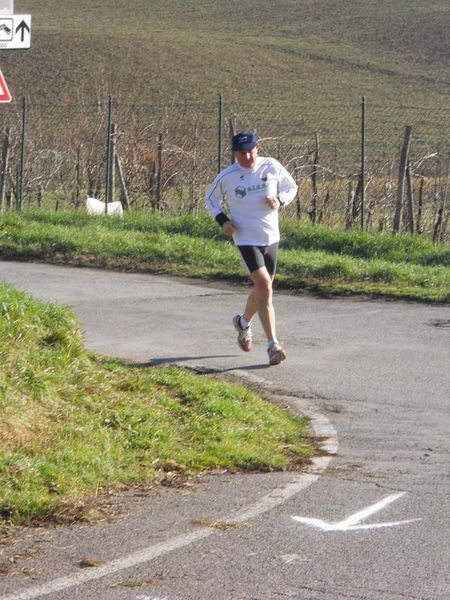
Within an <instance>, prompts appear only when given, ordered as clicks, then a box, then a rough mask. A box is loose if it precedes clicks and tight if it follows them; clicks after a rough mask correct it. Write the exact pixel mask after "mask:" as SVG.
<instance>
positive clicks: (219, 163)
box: [217, 94, 223, 173]
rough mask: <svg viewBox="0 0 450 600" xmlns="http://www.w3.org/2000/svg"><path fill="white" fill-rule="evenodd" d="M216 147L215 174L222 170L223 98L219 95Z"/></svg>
mask: <svg viewBox="0 0 450 600" xmlns="http://www.w3.org/2000/svg"><path fill="white" fill-rule="evenodd" d="M218 128H219V129H218V136H217V140H218V145H217V172H218V173H220V171H221V170H222V133H223V97H222V94H219V123H218Z"/></svg>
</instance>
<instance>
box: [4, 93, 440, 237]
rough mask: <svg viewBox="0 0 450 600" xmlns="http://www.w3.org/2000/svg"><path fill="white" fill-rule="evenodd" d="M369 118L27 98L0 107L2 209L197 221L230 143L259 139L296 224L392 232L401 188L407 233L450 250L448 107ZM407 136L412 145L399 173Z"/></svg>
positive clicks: (375, 109)
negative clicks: (106, 209) (289, 189)
mask: <svg viewBox="0 0 450 600" xmlns="http://www.w3.org/2000/svg"><path fill="white" fill-rule="evenodd" d="M362 114H363V113H362V104H359V103H355V104H342V103H332V104H320V103H317V104H311V103H301V102H299V104H298V105H293V104H292V103H285V104H283V103H276V104H275V103H270V102H267V103H263V102H258V103H256V102H255V103H252V104H243V103H239V102H235V101H233V102H232V101H229V102H227V101H226V99H225V100H224V99H223V98H222V97H221V98H220V99H217V100H215V101H211V102H204V103H189V102H175V101H174V102H172V103H168V104H164V105H162V104H161V105H150V104H140V105H131V104H125V103H120V104H119V103H117V102H115V101H114V100H112V101H111V99H108V98H106V99H103V100H101V101H99V102H93V103H74V104H71V105H69V104H60V105H58V104H51V105H50V104H46V103H40V102H33V101H31V100H27V101H26V100H25V99H23V101H22V102H15V103H12V104H10V105H3V106H2V107H1V108H0V132H1V131H3V141H2V140H1V138H0V143H2V157H1V162H0V210H1V211H5V210H14V209H18V210H21V209H23V208H26V207H30V206H32V207H35V206H44V207H46V208H52V209H53V208H54V209H56V210H58V209H59V208H62V207H73V208H82V207H84V206H85V201H86V198H87V197H95V198H98V199H102V200H105V201H107V202H111V201H113V200H116V201H117V200H119V199H120V200H121V201H122V203H123V204H124V205H126V206H127V207H130V208H131V209H137V208H139V209H148V210H158V211H164V212H167V213H170V214H183V213H187V212H188V213H197V212H199V211H201V210H203V195H204V192H205V189H206V187H207V185H208V184H209V183H210V182H211V181H212V179H213V178H214V176H215V175H216V173H217V171H218V170H219V169H220V168H223V167H225V166H227V165H228V164H230V162H231V161H232V160H233V157H232V153H231V150H230V136H231V135H232V134H233V132H236V131H238V130H253V131H256V132H257V134H258V137H259V139H260V145H261V150H260V154H261V155H271V156H274V157H275V158H277V159H278V160H280V162H282V163H283V164H284V165H285V166H286V167H287V169H288V170H289V171H290V172H291V173H292V174H293V175H294V177H295V179H296V180H297V182H298V185H299V193H298V196H297V199H296V201H295V202H294V203H292V205H291V206H290V207H289V208H288V209H287V211H286V214H287V215H288V216H289V217H290V218H294V219H299V220H302V219H307V220H309V221H311V222H313V223H324V224H327V225H332V226H336V227H353V226H358V227H362V228H363V229H367V230H371V229H377V230H382V229H388V230H389V229H392V227H393V224H394V217H395V213H396V210H398V203H399V193H398V192H399V185H400V182H401V183H402V186H403V183H404V184H405V185H404V186H403V187H404V192H402V198H400V201H401V203H402V206H401V207H402V219H401V226H400V229H399V230H400V231H402V230H404V231H408V232H414V233H425V234H427V235H430V236H431V237H433V238H434V239H435V240H440V241H443V240H447V239H448V234H447V225H448V216H449V205H448V200H447V198H448V183H449V151H450V141H449V139H450V136H449V133H450V108H443V107H427V108H423V107H412V106H410V107H408V106H402V107H399V106H381V105H371V104H370V102H366V103H365V113H364V117H365V118H364V121H363V119H362ZM406 126H410V127H411V141H410V145H409V151H408V155H407V163H406V169H405V170H404V172H403V173H401V172H400V166H401V165H400V157H401V154H402V144H403V141H404V131H405V128H406ZM362 140H364V144H362ZM111 156H113V159H112V160H111ZM108 158H109V159H110V160H108ZM403 187H402V189H403ZM407 208H408V210H407Z"/></svg>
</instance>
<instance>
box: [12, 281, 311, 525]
mask: <svg viewBox="0 0 450 600" xmlns="http://www.w3.org/2000/svg"><path fill="white" fill-rule="evenodd" d="M0 411H1V414H2V419H1V420H0V515H1V516H2V517H3V518H4V519H8V520H10V521H12V522H13V523H16V524H20V523H25V522H32V521H35V520H36V519H45V518H47V519H48V518H53V519H60V520H73V519H77V518H78V519H80V518H81V519H82V518H87V517H88V516H89V514H92V511H91V509H90V507H91V506H92V498H93V497H95V496H96V495H97V494H98V493H101V492H102V491H103V490H106V489H116V488H120V487H123V486H132V485H137V484H141V483H146V484H157V483H161V482H163V481H164V482H171V481H174V480H176V479H179V478H185V477H188V476H192V475H194V474H198V473H202V472H206V471H208V470H210V469H216V468H221V469H228V470H229V471H236V470H248V471H254V470H272V469H279V470H281V469H291V468H298V465H299V464H302V463H304V461H305V460H308V457H310V456H311V455H312V453H313V448H312V445H311V444H310V442H309V441H308V438H307V433H306V431H307V422H306V420H305V419H303V418H298V417H293V416H291V415H289V414H287V413H286V412H284V411H283V410H281V409H280V408H278V407H275V406H274V405H271V404H269V403H268V402H266V401H264V400H262V399H261V398H260V397H259V396H257V395H256V394H255V393H253V392H251V391H249V390H248V389H246V388H244V387H242V386H239V385H235V384H231V383H230V384H229V383H223V382H219V381H216V380H213V379H210V378H207V377H205V376H199V375H195V374H193V373H190V372H188V371H185V370H179V369H175V368H145V367H141V368H139V367H128V366H124V365H122V364H119V363H117V362H114V361H112V360H106V359H102V358H100V357H98V356H93V355H91V354H89V353H87V352H86V350H85V349H84V346H83V341H82V336H81V334H80V331H79V329H78V326H77V323H76V320H75V318H74V316H73V314H72V313H71V312H70V311H69V310H68V309H65V308H62V307H60V306H57V305H56V304H43V303H40V302H37V301H35V300H33V299H32V298H30V297H29V296H28V295H26V294H24V293H22V292H19V291H17V290H15V289H13V288H11V287H10V286H8V285H6V284H2V283H0Z"/></svg>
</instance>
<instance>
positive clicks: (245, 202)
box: [205, 132, 297, 365]
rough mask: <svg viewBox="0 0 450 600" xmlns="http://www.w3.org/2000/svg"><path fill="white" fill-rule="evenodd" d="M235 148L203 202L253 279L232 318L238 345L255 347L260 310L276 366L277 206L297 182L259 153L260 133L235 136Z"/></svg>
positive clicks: (279, 354)
mask: <svg viewBox="0 0 450 600" xmlns="http://www.w3.org/2000/svg"><path fill="white" fill-rule="evenodd" d="M232 150H233V153H234V157H235V159H236V162H235V163H234V164H232V165H231V166H229V167H227V168H226V169H223V170H222V171H221V172H220V173H219V174H218V175H217V177H216V178H215V180H214V181H213V183H212V184H211V185H210V187H209V189H208V191H207V192H206V195H205V204H206V208H207V209H208V211H209V213H210V214H211V216H212V217H213V218H214V219H215V220H216V221H217V223H218V224H219V225H220V226H221V227H222V229H223V232H224V234H225V235H227V236H231V237H233V240H234V243H235V244H236V246H237V247H238V249H239V252H240V253H241V256H242V259H243V262H244V265H245V267H246V270H247V271H248V273H249V276H250V279H251V281H252V283H253V288H252V291H251V292H250V294H249V296H248V298H247V304H246V306H245V310H244V312H243V314H239V315H236V316H235V317H234V318H233V325H234V327H235V329H236V330H237V332H238V344H239V346H240V347H241V349H242V350H244V352H250V350H251V349H252V344H253V335H252V327H251V321H252V318H253V317H254V316H255V314H256V313H258V315H259V318H260V321H261V324H262V327H263V330H264V333H265V335H266V337H267V353H268V356H269V363H270V364H271V365H278V364H279V363H280V362H281V361H283V360H284V359H285V358H286V350H285V348H284V346H283V344H281V342H280V341H279V340H278V338H277V336H276V332H275V311H274V308H273V303H272V296H273V291H272V283H273V279H274V277H275V271H276V266H277V251H278V243H279V241H280V230H279V225H278V210H279V209H280V207H283V206H286V205H287V204H289V203H290V202H292V200H293V199H294V198H295V195H296V194H297V185H296V183H295V181H294V179H293V178H292V176H291V175H290V174H289V173H288V172H287V171H286V169H285V168H284V167H283V166H282V165H281V164H280V163H279V162H278V161H277V160H275V159H274V158H264V157H262V156H258V152H259V144H258V140H257V137H256V134H254V133H248V132H241V133H238V134H236V135H235V136H233V139H232ZM225 203H226V205H227V206H228V210H229V213H230V215H229V216H228V215H227V213H226V212H225V210H226V209H225V206H224V204H225Z"/></svg>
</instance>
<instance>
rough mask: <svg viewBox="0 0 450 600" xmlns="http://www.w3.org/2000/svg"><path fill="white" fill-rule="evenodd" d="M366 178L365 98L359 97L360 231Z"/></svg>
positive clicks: (362, 226)
mask: <svg viewBox="0 0 450 600" xmlns="http://www.w3.org/2000/svg"><path fill="white" fill-rule="evenodd" d="M365 180H366V98H365V96H363V97H362V98H361V231H363V230H364V203H365V189H364V188H365V185H366V184H365Z"/></svg>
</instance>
